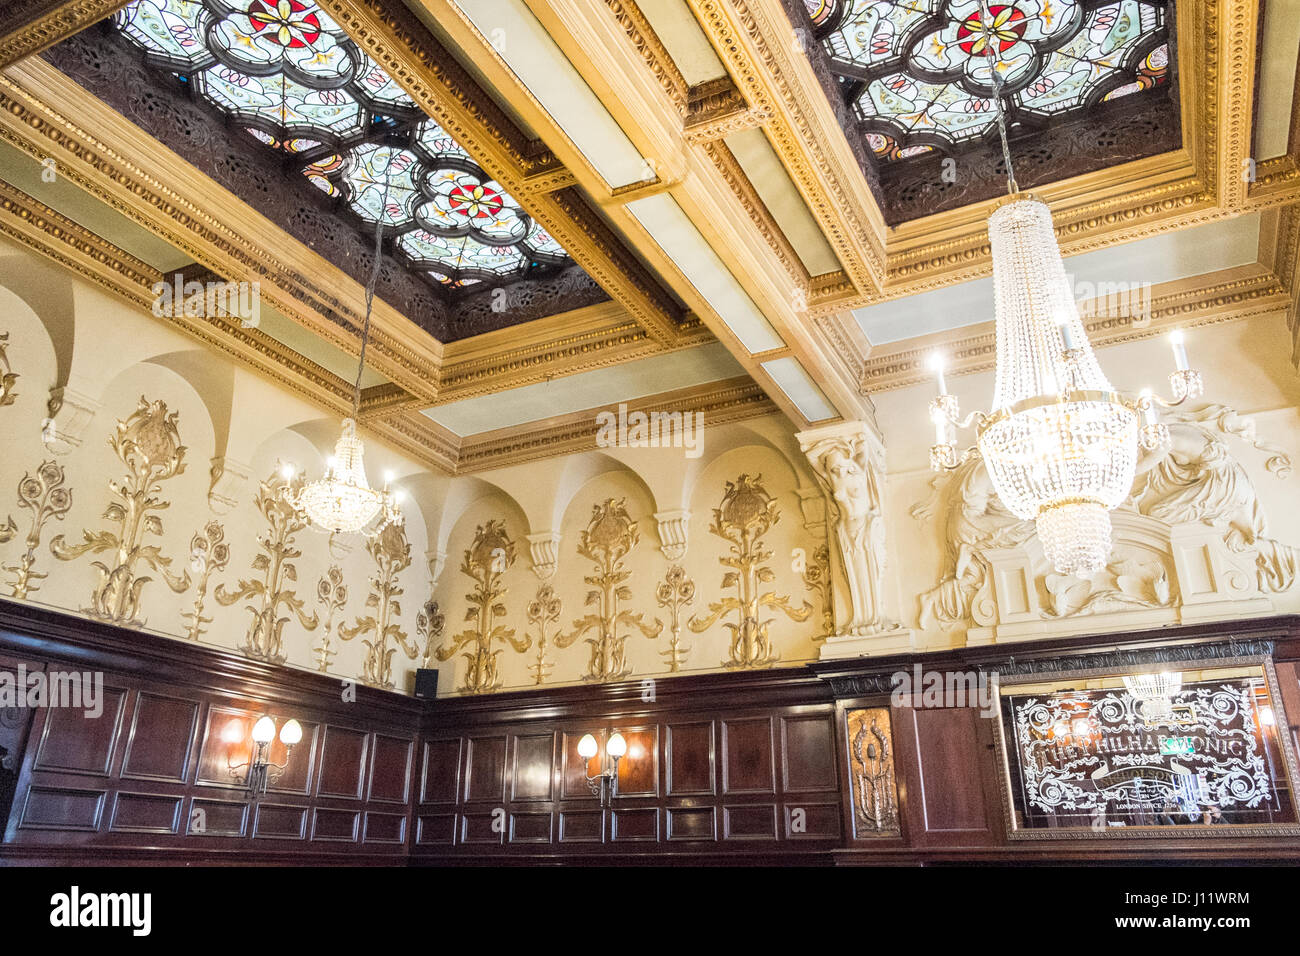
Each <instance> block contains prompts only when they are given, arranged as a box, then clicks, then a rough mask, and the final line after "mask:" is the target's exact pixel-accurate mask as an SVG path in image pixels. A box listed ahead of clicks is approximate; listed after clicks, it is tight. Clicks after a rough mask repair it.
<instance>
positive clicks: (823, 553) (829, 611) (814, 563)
mask: <svg viewBox="0 0 1300 956" xmlns="http://www.w3.org/2000/svg"><path fill="white" fill-rule="evenodd" d="M803 586H804V587H805V588H807V589H808V590H809V591H812V592H814V593H816V595H817V597H818V598H819V599H820V600H821V605H822V632H821V633H820V634H818V635H817V636H816V637H814V638H813V640H814V641H824V640H826V638H828V637H830V636H831V635H832V634H834V633H835V595H834V590H833V588H832V587H831V549H830V548H829V547H828V546H827V545H824V544H823V545H818V547H817V548H816V549H815V550H814V551H813V553H812V560H811V561H809V562H808V563H807V565H806V566H805V567H804V569H803Z"/></svg>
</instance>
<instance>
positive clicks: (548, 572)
mask: <svg viewBox="0 0 1300 956" xmlns="http://www.w3.org/2000/svg"><path fill="white" fill-rule="evenodd" d="M524 538H525V539H526V540H527V541H528V557H529V559H530V560H531V561H532V565H533V574H535V575H537V579H538V580H539V581H547V580H550V579H551V578H552V577H554V576H555V569H556V567H557V566H558V564H559V560H560V533H559V532H558V531H542V532H540V533H538V534H526V535H524Z"/></svg>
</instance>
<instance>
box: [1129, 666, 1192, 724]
mask: <svg viewBox="0 0 1300 956" xmlns="http://www.w3.org/2000/svg"><path fill="white" fill-rule="evenodd" d="M1124 689H1125V690H1127V691H1128V692H1129V696H1130V697H1132V698H1133V699H1134V700H1136V701H1137V702H1138V712H1139V713H1140V714H1141V715H1142V716H1143V717H1144V718H1146V719H1147V720H1148V721H1156V720H1167V719H1169V717H1171V716H1172V715H1173V712H1174V698H1175V697H1176V696H1178V694H1179V692H1180V691H1182V689H1183V675H1182V674H1181V673H1179V672H1177V671H1172V672H1171V671H1160V672H1159V673H1156V674H1126V675H1124Z"/></svg>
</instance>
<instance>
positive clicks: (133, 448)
mask: <svg viewBox="0 0 1300 956" xmlns="http://www.w3.org/2000/svg"><path fill="white" fill-rule="evenodd" d="M177 416H178V413H177V412H170V413H169V412H168V411H167V405H166V403H165V402H162V401H156V402H150V401H148V400H147V399H146V398H144V396H141V397H140V404H139V406H138V407H137V408H136V410H135V411H134V412H132V413H131V415H130V416H129V417H128V418H126V419H124V420H122V421H119V422H118V423H117V429H116V431H115V432H114V434H113V436H112V437H111V438H110V439H109V444H111V445H112V447H113V451H114V452H115V453H116V454H117V457H118V458H119V459H120V460H121V462H122V464H123V465H125V466H126V468H127V475H126V477H125V479H124V480H123V481H121V482H118V481H110V482H109V483H108V490H109V491H110V492H111V493H112V495H113V499H114V500H111V501H110V502H109V504H108V507H107V508H106V509H105V510H104V517H105V518H106V519H108V520H109V521H111V522H113V524H114V525H115V528H113V529H109V530H103V531H96V532H94V533H91V532H90V531H83V532H82V542H81V543H80V544H76V545H68V544H65V543H64V541H63V535H58V536H57V537H56V538H54V539H53V540H52V541H51V542H50V550H51V551H52V552H53V553H54V556H55V557H56V558H58V559H59V560H60V561H71V560H73V559H74V558H78V557H80V556H81V555H83V554H85V553H86V552H88V551H89V552H93V553H95V554H102V553H104V552H112V554H113V557H112V560H111V562H104V561H95V562H93V565H92V566H93V567H94V568H95V569H96V570H97V571H98V572H99V586H98V587H97V588H96V589H95V591H94V593H93V594H92V595H91V604H90V607H88V608H84V609H83V610H84V611H85V613H87V614H89V615H90V616H91V617H93V618H95V619H96V620H100V621H108V622H110V623H112V624H135V625H140V624H143V623H144V620H143V619H142V618H141V617H140V593H141V591H142V590H143V588H144V586H145V585H146V584H148V583H149V582H150V581H152V580H153V578H151V577H148V576H141V575H137V574H136V568H137V566H138V565H139V564H140V563H141V562H144V564H146V565H147V566H148V567H149V568H150V569H152V570H153V571H154V572H155V573H157V574H159V575H161V576H162V579H163V580H164V581H165V582H166V583H167V586H168V587H170V588H171V589H172V590H173V591H175V592H176V593H177V594H180V593H181V592H183V591H185V590H186V589H187V588H188V587H189V586H190V575H189V572H188V571H186V572H185V573H184V574H183V575H182V576H181V577H177V576H176V575H174V574H172V573H171V563H172V559H171V558H168V557H164V556H163V554H162V551H161V549H160V548H159V547H158V545H156V544H145V543H144V540H145V538H146V537H147V536H150V535H152V536H154V537H161V536H162V533H163V525H162V518H161V517H159V516H158V514H157V512H159V511H163V510H165V509H167V508H169V507H171V502H169V501H163V500H162V499H161V498H159V497H158V495H159V494H161V492H162V482H164V481H166V480H167V479H169V478H173V477H175V476H176V475H179V474H181V473H182V472H184V471H185V446H184V445H182V444H181V436H180V432H179V430H178V429H177V425H176V419H177Z"/></svg>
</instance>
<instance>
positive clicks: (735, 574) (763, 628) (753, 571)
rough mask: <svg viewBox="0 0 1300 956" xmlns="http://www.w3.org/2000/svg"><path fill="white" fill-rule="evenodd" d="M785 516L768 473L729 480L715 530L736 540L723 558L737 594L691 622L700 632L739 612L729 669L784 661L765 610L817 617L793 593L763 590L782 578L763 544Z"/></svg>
mask: <svg viewBox="0 0 1300 956" xmlns="http://www.w3.org/2000/svg"><path fill="white" fill-rule="evenodd" d="M780 517H781V513H780V510H779V509H778V508H777V503H776V499H775V498H773V497H772V496H771V495H769V494H768V493H767V490H766V489H765V488H764V487H763V485H762V475H755V476H754V477H753V478H752V479H751V478H750V477H749V475H747V474H742V475H741V476H740V477H739V478H737V479H736V480H735V481H734V482H731V481H729V482H727V486H726V493H725V494H724V495H723V497H722V504H721V505H720V506H719V507H717V508H714V509H713V523H712V524H711V525H710V526H709V531H710V533H712V534H714V535H717V536H718V537H719V538H722V539H723V540H724V541H727V542H729V543H730V544H731V547H730V549H729V550H730V554H728V555H724V556H723V557H721V558H719V559H718V561H719V563H720V564H722V566H723V567H727V568H731V570H730V571H728V572H727V573H726V574H724V575H723V577H722V586H723V588H735V589H736V596H735V597H724V598H722V599H721V600H720V601H714V602H711V603H710V604H709V616H708V617H706V618H703V619H700V618H696V617H692V618H691V619H690V621H689V622H688V624H689V626H690V629H691V630H692V631H694V632H695V633H697V634H699V633H701V632H703V631H706V630H708V629H709V628H710V627H712V626H713V624H714V623H715V622H716V621H718V620H719V619H720V618H722V617H723V616H724V615H727V614H730V613H732V612H733V611H734V612H735V614H736V618H737V620H736V621H735V622H732V621H725V622H723V627H725V628H726V629H727V630H728V631H730V632H731V645H730V650H729V654H728V657H727V659H726V660H724V661H723V662H722V664H723V666H724V667H728V668H756V667H770V666H771V665H772V664H774V663H776V661H778V660H779V659H780V655H779V654H777V652H776V649H775V648H774V647H773V645H772V638H771V635H770V634H769V628H770V627H771V626H772V622H773V621H774V620H775V618H761V617H760V616H759V615H760V614H761V613H762V609H763V608H776V609H778V610H780V611H782V612H783V613H784V614H785V615H786V616H787V617H788V618H790V620H792V621H799V622H802V621H806V620H808V618H809V617H810V616H811V615H812V612H813V607H812V605H811V604H809V603H808V602H807V601H805V602H804V603H803V606H802V607H799V608H795V607H791V605H790V598H789V597H788V596H787V595H784V594H777V593H776V592H775V591H764V590H763V585H764V584H770V583H771V582H772V581H774V580H776V575H775V574H774V573H773V571H772V569H771V568H770V567H768V566H767V565H766V562H767V561H768V560H769V559H770V558H771V557H772V552H771V551H768V550H767V549H766V548H765V547H764V546H763V536H764V535H766V534H767V532H768V531H770V530H771V528H772V526H773V525H775V524H776V523H777V521H778V520H780Z"/></svg>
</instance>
